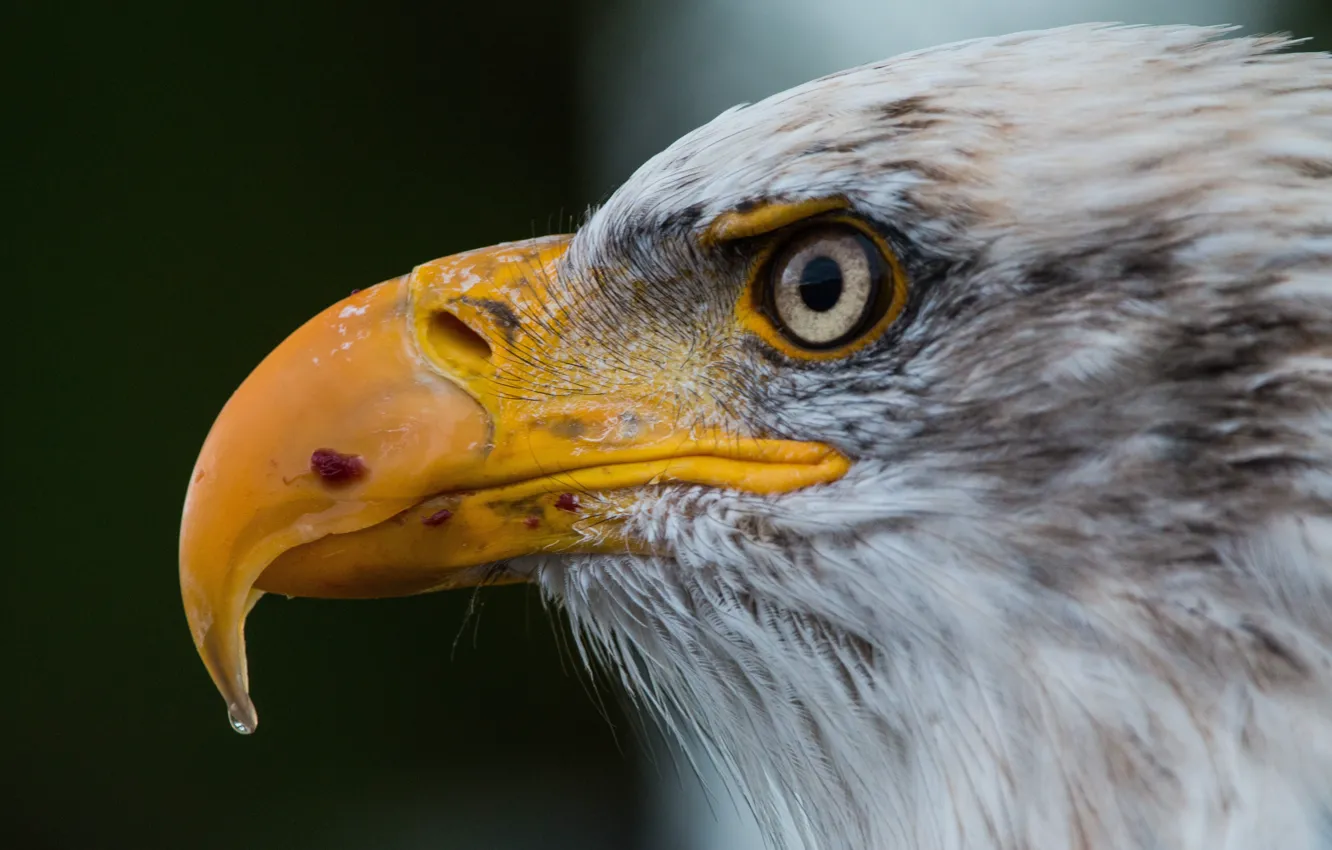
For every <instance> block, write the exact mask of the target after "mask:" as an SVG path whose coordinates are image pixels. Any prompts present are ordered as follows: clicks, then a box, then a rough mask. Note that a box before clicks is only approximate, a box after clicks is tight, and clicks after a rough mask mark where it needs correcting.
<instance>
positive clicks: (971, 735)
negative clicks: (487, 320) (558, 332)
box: [529, 27, 1332, 850]
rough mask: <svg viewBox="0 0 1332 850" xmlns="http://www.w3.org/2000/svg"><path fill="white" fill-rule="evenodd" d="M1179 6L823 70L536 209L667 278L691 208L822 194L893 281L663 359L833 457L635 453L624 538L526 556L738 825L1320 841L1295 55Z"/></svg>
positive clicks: (1315, 268)
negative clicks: (798, 347) (826, 480)
mask: <svg viewBox="0 0 1332 850" xmlns="http://www.w3.org/2000/svg"><path fill="white" fill-rule="evenodd" d="M1217 35H1218V31H1216V30H1205V29H1195V28H1183V27H1176V28H1110V27H1077V28H1069V29H1063V30H1055V31H1049V32H1043V33H1027V34H1020V35H1014V36H1009V37H1005V38H997V39H985V40H980V41H973V42H967V43H963V44H959V45H952V46H948V47H944V48H939V49H935V50H929V51H924V52H920V53H915V54H910V55H907V56H903V57H901V58H898V59H894V60H890V61H887V62H883V63H878V64H875V65H871V66H866V67H862V68H858V69H855V70H852V71H847V72H845V73H843V74H839V75H834V76H832V77H828V78H825V79H822V80H818V81H815V82H812V83H809V84H807V85H804V86H801V87H799V88H796V89H793V90H791V91H789V92H786V93H783V94H780V95H777V96H775V97H772V98H770V99H768V100H766V101H763V102H761V103H758V104H754V105H751V106H746V107H743V108H737V109H734V110H730V111H728V112H726V113H724V114H722V115H721V116H719V117H718V118H717V119H716V120H714V121H713V122H711V123H710V124H708V125H706V126H704V127H702V128H700V129H698V130H697V131H695V132H693V133H691V134H689V135H688V136H686V137H684V138H683V139H681V140H680V141H679V142H677V143H676V144H674V145H672V146H671V147H670V148H668V149H667V150H666V151H664V152H662V153H661V154H660V155H658V156H657V157H654V158H653V159H652V160H651V161H649V162H648V163H647V164H645V165H644V166H643V167H642V168H641V169H640V170H639V171H638V172H637V173H636V174H635V175H634V176H633V177H632V178H631V179H630V180H629V181H628V183H626V184H625V185H624V186H623V187H622V188H621V189H620V190H619V191H618V192H617V193H616V194H615V195H614V196H613V197H612V198H611V199H610V200H609V201H608V202H607V203H606V204H605V206H604V207H602V208H601V209H600V210H598V211H597V212H596V213H595V214H594V215H592V217H591V218H590V219H589V221H588V222H587V224H586V225H585V226H584V227H583V229H582V230H581V231H580V233H579V234H578V236H577V238H576V240H575V243H574V247H573V249H572V250H571V252H570V255H569V259H568V265H567V269H566V272H567V273H568V275H569V277H570V278H571V279H575V278H577V277H578V276H579V275H580V274H585V275H593V274H594V273H596V270H597V269H621V270H623V269H629V270H631V271H632V272H633V273H634V274H633V276H634V277H635V278H636V279H639V280H648V281H651V282H653V283H654V284H655V285H656V287H657V292H658V295H659V297H660V298H662V299H670V298H672V297H679V298H686V297H687V298H700V299H703V300H706V298H707V294H706V292H705V291H702V290H699V289H698V287H699V286H700V284H699V283H698V281H699V280H708V279H714V280H715V279H717V278H718V277H719V275H718V274H716V273H712V272H710V267H707V266H706V264H705V263H704V261H703V260H702V259H700V257H699V256H698V254H697V252H691V251H690V250H688V249H687V248H686V247H685V246H686V245H687V244H688V241H689V239H690V238H692V237H693V236H696V235H697V233H698V231H699V230H700V229H701V228H703V227H705V226H706V225H707V223H708V222H709V221H710V220H711V219H712V218H713V217H715V216H716V215H718V214H721V213H723V212H725V211H727V210H730V209H733V208H735V207H737V206H738V205H742V204H745V203H749V202H753V201H755V200H764V199H782V200H797V199H802V198H817V197H827V196H830V195H838V196H842V197H845V198H847V199H849V200H850V201H851V203H852V205H853V207H854V209H855V211H856V213H857V214H859V215H861V216H863V217H865V218H866V219H868V220H870V221H873V222H876V223H878V224H880V225H882V226H883V227H884V228H886V229H887V230H888V231H889V232H890V233H891V235H892V239H893V242H894V245H895V247H898V248H900V249H901V250H902V252H903V254H904V255H905V256H906V257H907V258H908V266H909V271H910V273H911V275H912V277H913V283H914V285H917V286H919V287H920V288H921V289H922V291H924V292H925V294H924V295H922V296H921V299H920V301H919V303H918V304H917V306H916V308H915V309H914V310H913V311H912V312H911V313H910V315H909V316H907V317H906V318H904V320H903V321H902V322H900V323H899V325H900V327H898V328H896V329H895V330H894V331H892V332H891V333H890V334H889V337H888V338H887V339H886V340H885V342H884V344H882V345H879V346H875V347H872V348H871V349H868V350H866V351H864V352H862V353H860V354H856V355H853V356H852V357H849V358H847V359H846V360H843V361H839V362H836V363H832V364H820V365H818V366H808V365H802V364H793V363H784V362H781V361H780V359H774V358H771V357H767V358H765V357H764V356H762V355H761V354H760V353H758V352H757V351H756V350H755V347H753V346H750V347H745V346H729V347H721V346H718V347H715V348H713V349H707V351H708V352H711V353H708V354H706V355H704V356H708V357H713V358H714V359H715V363H714V364H713V365H714V366H715V367H716V369H717V370H718V371H717V374H718V375H724V376H743V377H742V378H736V380H735V385H734V386H732V388H731V390H730V392H731V395H730V396H729V397H728V398H727V399H726V403H725V404H723V405H721V408H722V409H724V410H725V412H726V416H727V422H728V424H729V425H730V426H731V427H734V428H736V429H737V430H743V431H746V432H750V433H772V434H783V435H795V436H800V437H805V438H810V439H818V440H822V441H825V442H828V443H831V444H833V445H836V446H838V447H839V448H841V449H842V450H843V451H844V452H846V453H847V454H848V456H850V457H852V458H853V459H854V461H855V464H854V466H853V468H852V471H851V472H850V474H848V475H847V477H846V478H845V479H843V480H841V481H838V482H836V483H835V484H831V485H826V486H823V487H818V488H812V489H809V490H806V491H801V492H796V493H792V494H787V495H784V496H779V497H758V496H750V495H744V494H739V493H733V492H720V491H714V490H707V489H703V488H681V487H663V488H661V489H660V490H659V491H658V492H656V493H654V494H653V495H652V497H651V498H644V499H642V500H640V501H638V502H637V503H635V504H633V505H631V506H628V507H627V508H625V509H624V511H625V516H626V517H627V518H628V519H629V521H630V522H631V523H632V524H633V526H634V528H635V529H636V530H637V531H638V532H639V533H641V534H642V536H643V537H645V538H646V539H647V540H649V541H650V542H652V543H653V544H654V545H656V546H657V547H659V549H660V550H661V551H662V552H663V555H662V556H661V557H656V558H639V557H627V556H626V557H603V556H597V557H580V558H576V559H547V560H540V561H533V562H531V563H530V564H529V566H530V567H531V568H532V569H535V570H536V571H538V572H539V574H540V579H541V581H542V583H543V587H544V588H545V590H546V591H547V592H548V594H549V595H550V596H551V597H552V598H553V599H555V600H556V601H557V602H558V603H559V604H561V605H562V606H563V607H564V608H566V609H567V611H568V612H569V615H570V616H571V618H572V619H573V621H574V623H575V625H576V627H577V628H578V629H580V630H581V632H582V634H584V635H585V636H586V637H587V638H589V639H590V640H589V641H588V642H587V643H586V644H585V650H586V651H587V652H588V653H589V654H594V655H596V656H597V657H598V658H600V659H601V660H602V661H604V662H606V663H608V664H609V665H611V666H612V667H613V668H614V669H617V670H618V671H620V675H621V677H622V679H623V681H624V684H625V685H626V687H627V688H628V689H629V690H630V692H631V693H633V694H634V695H635V696H636V697H637V698H638V699H639V700H640V701H641V702H642V703H643V704H644V705H646V706H647V707H648V708H650V709H651V710H652V711H654V712H657V713H658V714H659V715H660V716H661V717H662V718H664V720H665V722H666V724H667V725H668V726H669V727H670V728H671V729H673V730H674V731H676V732H677V733H678V734H680V735H681V736H683V737H692V736H697V737H699V738H700V739H701V740H702V741H704V742H705V744H706V746H707V748H708V749H709V751H710V752H711V754H712V755H713V756H714V757H715V758H716V759H717V760H718V762H719V763H720V764H721V765H722V766H723V767H724V769H726V770H727V771H729V773H731V774H732V775H733V776H734V777H735V779H736V780H737V782H738V783H739V786H740V787H741V788H743V789H744V792H745V794H746V796H747V799H748V800H749V802H750V803H751V804H752V805H753V806H754V808H755V810H756V813H757V815H758V816H759V820H760V823H761V824H762V825H763V827H764V829H765V831H766V833H767V834H768V835H769V837H770V838H771V840H772V841H773V843H774V844H776V845H779V846H796V845H799V844H801V843H804V844H806V845H807V846H809V847H812V848H826V850H832V849H833V848H870V847H873V848H913V850H916V849H918V848H930V850H934V849H935V848H938V850H943V848H958V850H961V848H969V850H975V848H1006V849H1007V850H1018V848H1032V850H1044V848H1052V847H1060V848H1063V847H1083V848H1094V850H1109V848H1114V850H1123V849H1124V848H1166V847H1169V848H1179V850H1203V849H1204V848H1207V850H1213V848H1232V849H1233V850H1250V848H1259V847H1273V848H1275V847H1281V848H1299V850H1315V848H1327V847H1329V846H1332V401H1330V399H1332V58H1329V57H1328V56H1326V55H1323V54H1290V53H1279V52H1276V51H1278V50H1279V49H1281V48H1283V47H1284V46H1286V43H1285V42H1283V41H1282V40H1280V39H1232V40H1217ZM709 273H712V278H709ZM613 278H614V276H613V275H612V276H611V279H610V280H607V279H606V275H605V273H601V277H600V278H599V279H598V281H599V283H598V285H599V286H600V287H601V289H599V290H598V292H599V293H600V294H601V295H602V296H604V295H605V294H606V292H607V291H609V290H608V287H609V288H612V289H613V287H614V283H615V281H614V279H613ZM684 280H687V281H689V282H688V283H687V284H686V283H680V282H679V281H684ZM718 286H719V287H720V288H721V289H722V290H723V291H729V290H727V289H726V287H727V286H730V284H729V283H727V284H725V285H721V284H718ZM673 287H678V288H679V289H678V290H677V289H674V288H673ZM700 293H701V294H700ZM663 303H667V301H663ZM626 321H635V319H634V318H633V317H628V318H626ZM644 321H646V320H644ZM700 321H704V320H702V319H700ZM605 335H608V336H612V335H613V334H612V332H611V329H606V334H605ZM718 383H722V380H721V379H718ZM721 415H722V414H721V413H718V412H717V411H712V412H705V413H701V414H700V416H721Z"/></svg>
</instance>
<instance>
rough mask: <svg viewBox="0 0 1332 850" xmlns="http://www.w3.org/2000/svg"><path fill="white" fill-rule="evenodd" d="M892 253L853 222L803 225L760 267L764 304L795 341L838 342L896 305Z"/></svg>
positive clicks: (876, 323)
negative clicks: (764, 265) (802, 228)
mask: <svg viewBox="0 0 1332 850" xmlns="http://www.w3.org/2000/svg"><path fill="white" fill-rule="evenodd" d="M889 256H890V255H889V254H888V252H887V249H886V248H885V247H883V246H881V245H880V244H879V242H878V241H877V240H875V239H872V238H871V237H870V236H869V235H867V234H866V233H864V232H863V231H862V230H861V229H860V228H858V227H855V226H853V225H851V224H843V223H838V224H824V225H820V226H815V227H811V228H808V229H805V230H802V231H800V232H798V233H796V234H795V235H794V236H793V237H791V238H790V239H789V240H788V241H786V242H785V243H784V244H782V245H781V246H779V247H778V248H777V250H776V252H775V253H773V254H772V260H771V262H769V263H767V264H766V271H764V272H760V278H759V280H758V281H757V283H759V284H760V285H761V286H762V287H763V292H762V294H761V304H762V307H763V312H764V313H766V314H767V316H768V317H769V318H770V320H771V322H772V323H773V325H775V326H776V329H777V330H778V331H780V333H781V335H782V336H783V337H785V338H786V339H787V340H789V342H791V343H793V344H794V345H795V346H797V347H799V348H800V349H803V350H805V351H810V352H829V351H835V350H837V349H841V348H843V347H845V346H847V345H849V344H852V343H854V342H856V341H858V340H860V339H862V338H864V337H866V336H867V335H868V334H869V333H870V332H871V331H873V330H876V329H881V328H882V327H883V326H885V324H886V323H885V322H884V321H883V319H884V318H885V316H887V315H888V314H889V313H890V312H891V313H895V312H897V311H900V308H901V304H900V302H901V301H902V300H903V298H901V297H899V296H901V295H903V294H904V293H903V290H904V287H902V286H900V285H899V279H900V275H898V274H897V273H896V272H897V270H896V265H895V263H893V262H892V261H891V260H890V259H889ZM894 308H896V310H894Z"/></svg>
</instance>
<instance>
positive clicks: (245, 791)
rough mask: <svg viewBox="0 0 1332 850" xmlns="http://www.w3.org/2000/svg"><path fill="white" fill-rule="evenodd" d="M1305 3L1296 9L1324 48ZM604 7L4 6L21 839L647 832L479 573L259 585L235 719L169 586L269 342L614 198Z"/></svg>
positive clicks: (612, 713)
mask: <svg viewBox="0 0 1332 850" xmlns="http://www.w3.org/2000/svg"><path fill="white" fill-rule="evenodd" d="M1323 5H1324V4H1323V3H1321V2H1310V3H1308V4H1306V5H1305V6H1303V7H1300V6H1298V5H1297V4H1290V5H1289V6H1288V7H1287V9H1288V13H1289V14H1288V23H1287V25H1288V26H1290V27H1291V28H1292V29H1296V30H1297V31H1299V32H1302V33H1306V34H1315V35H1318V34H1323V35H1324V36H1325V35H1326V34H1327V33H1328V32H1329V29H1328V17H1329V15H1328V11H1327V10H1326V9H1325V8H1323ZM1327 5H1332V4H1327ZM591 12H592V10H591V9H590V8H588V7H587V5H586V4H582V5H580V4H572V5H571V4H553V3H547V2H537V0H506V2H503V3H499V2H492V3H475V2H471V3H464V4H450V3H445V2H438V3H421V4H412V3H392V2H386V3H377V4H345V3H328V2H307V3H293V2H285V3H270V4H253V5H245V4H237V3H230V4H201V3H193V4H190V3H181V4H171V3H165V2H152V3H133V4H127V5H122V4H110V3H106V4H101V5H100V7H99V6H98V5H95V4H89V5H79V6H75V5H70V4H55V3H47V4H35V3H34V4H25V5H19V6H17V7H11V8H10V9H9V11H7V12H5V15H6V18H5V21H4V22H3V27H0V28H2V29H3V32H4V37H5V40H6V42H7V44H6V46H5V49H4V54H5V59H6V64H7V65H8V66H9V70H8V71H7V73H6V74H5V80H6V83H7V88H8V89H9V97H7V103H8V104H9V108H7V109H6V121H5V135H6V136H7V137H8V140H9V141H10V142H11V143H15V142H17V150H16V151H14V152H12V153H11V154H10V155H9V156H7V157H6V161H5V163H4V175H5V187H6V191H5V197H6V200H7V201H8V203H7V204H6V206H7V207H8V212H9V214H10V215H9V216H7V217H12V224H11V226H9V227H7V228H5V231H6V232H5V244H4V253H5V267H6V268H7V269H12V270H13V271H7V272H6V274H5V279H4V288H3V296H2V297H3V301H0V304H3V316H4V320H5V332H4V334H3V337H4V341H5V345H6V352H5V354H6V364H7V372H6V375H7V379H6V392H5V396H6V400H5V414H4V417H3V421H4V426H5V435H4V436H5V439H4V444H3V445H4V454H3V458H4V459H3V465H2V466H0V469H3V470H4V472H5V482H6V484H7V487H6V489H7V491H8V494H7V496H6V499H5V501H6V504H7V506H8V507H7V509H6V511H5V514H6V519H7V523H8V526H7V528H6V534H5V537H4V538H3V539H4V541H5V542H4V546H3V552H4V560H3V577H4V578H3V580H4V594H3V606H4V607H3V615H4V618H3V625H4V629H5V638H6V639H5V641H4V647H3V648H4V651H5V655H6V657H5V658H4V659H3V660H4V661H5V664H4V668H3V669H4V675H5V690H6V694H5V697H4V699H3V701H2V702H0V706H3V709H0V710H2V711H3V714H0V720H3V721H4V722H3V727H2V728H0V736H2V737H0V741H2V743H0V747H2V749H0V757H2V759H3V760H2V761H0V768H2V770H0V775H3V781H4V787H3V789H0V843H3V844H4V846H7V847H25V848H26V847H33V848H37V847H51V848H76V847H77V848H89V847H117V846H126V845H128V844H131V843H132V844H133V845H135V846H139V847H202V848H209V847H219V848H220V847H246V848H265V847H275V848H276V847H284V848H307V847H308V848H338V847H348V848H363V847H403V848H407V847H432V848H448V847H467V848H477V847H501V846H507V847H560V846H571V847H573V846H576V847H580V848H586V850H595V848H599V847H606V848H624V847H630V846H635V845H638V844H639V842H640V839H641V837H640V836H639V833H640V832H641V830H642V828H643V824H644V823H645V822H646V819H645V814H644V812H643V805H644V804H643V801H642V798H643V790H644V787H645V786H644V783H645V777H646V776H648V775H649V774H650V767H649V766H647V765H645V764H643V763H642V762H643V759H642V757H640V756H639V755H638V753H639V752H640V750H641V746H640V743H639V736H638V735H637V734H636V733H635V731H634V730H633V729H632V727H631V724H630V722H629V720H628V719H627V718H626V717H625V715H624V714H623V712H622V711H621V705H620V699H619V697H618V696H616V695H615V692H614V691H613V689H605V688H603V689H602V690H601V694H602V698H601V699H600V700H599V699H597V698H595V697H594V696H593V695H591V694H589V691H588V683H587V682H586V681H585V679H586V677H584V676H581V675H579V674H577V673H576V667H577V665H575V664H573V663H571V662H570V661H569V659H568V653H567V651H565V652H564V653H563V659H562V653H561V650H560V648H559V640H558V639H557V630H559V629H562V628H563V627H562V626H552V624H551V618H549V617H548V616H547V614H546V613H545V611H544V609H543V608H542V606H541V604H540V601H539V600H538V599H537V598H536V595H535V594H534V593H533V592H531V591H529V590H526V589H522V588H509V589H504V590H496V591H491V592H489V593H488V594H487V595H486V597H485V603H484V607H483V609H482V610H481V614H480V616H479V618H478V619H477V620H475V621H473V623H471V624H470V625H469V626H468V627H467V631H466V634H465V635H464V636H463V639H462V640H459V641H458V642H457V649H456V652H455V651H454V650H453V644H454V640H455V637H456V636H458V634H459V629H460V626H461V624H462V623H463V619H464V616H463V615H464V610H465V608H466V606H467V605H468V603H469V599H470V598H469V596H468V594H461V593H460V594H442V595H436V596H428V597H422V598H416V599H405V600H392V601H385V602H380V603H375V604H366V603H329V602H319V603H316V602H308V601H301V600H296V601H283V600H280V599H279V600H268V601H266V602H265V603H264V604H262V605H260V606H259V608H258V609H257V610H256V612H255V614H254V615H253V616H252V617H251V618H250V628H249V636H250V646H251V650H252V652H251V675H252V681H253V682H254V686H255V695H256V699H257V701H258V705H259V708H260V711H261V714H262V716H263V726H262V729H261V731H260V732H259V734H257V735H256V736H254V737H253V738H251V739H249V740H242V739H241V738H239V737H237V736H236V735H235V734H234V733H232V732H231V731H230V729H229V728H228V727H227V724H226V721H225V714H224V711H223V707H222V702H221V700H220V699H219V697H218V696H217V694H216V693H215V692H214V690H213V687H212V685H211V684H210V682H209V680H208V677H207V675H206V674H205V672H204V669H203V667H202V665H201V664H200V663H199V662H198V659H197V658H196V656H195V652H194V648H193V646H192V645H191V643H190V639H189V633H188V631H187V629H186V625H185V620H184V617H183V615H182V613H181V609H180V602H179V596H178V590H177V585H176V531H177V523H178V518H179V509H180V501H181V497H182V495H183V492H184V487H185V483H186V481H187V478H188V475H189V472H190V468H191V465H192V463H193V460H194V456H195V452H196V451H197V449H198V447H199V444H200V443H201V441H202V440H203V437H204V434H205V433H206V431H207V428H208V426H209V424H210V423H211V421H212V418H213V416H214V415H215V414H216V412H217V410H218V409H219V408H220V406H221V404H222V403H223V402H224V401H225V399H226V397H227V395H228V394H229V393H230V391H231V390H232V389H233V388H234V386H235V385H236V384H237V383H238V382H239V381H240V380H241V379H242V378H243V377H244V376H245V374H246V373H247V372H248V371H249V369H250V368H251V367H252V366H253V365H254V364H255V363H257V362H258V361H259V359H260V358H261V357H262V356H263V355H264V354H265V353H266V352H267V351H268V350H269V349H271V348H272V347H273V346H274V345H276V344H277V343H278V342H279V341H280V340H281V339H282V338H283V337H284V336H285V335H286V334H287V332H288V331H290V330H291V329H293V328H295V327H296V326H297V325H298V324H299V323H300V322H302V321H303V320H304V319H306V318H307V317H308V316H309V315H311V314H312V313H313V312H315V311H316V310H317V309H319V308H321V307H323V306H324V305H326V304H328V303H331V302H333V301H335V300H337V299H339V298H341V297H343V296H344V295H346V294H347V293H348V292H349V291H350V290H351V289H353V288H357V287H362V286H365V285H367V284H369V283H373V282H375V281H378V280H382V279H385V278H388V277H391V276H394V275H397V274H399V273H402V272H405V271H407V270H409V269H410V268H411V267H412V266H413V265H415V264H416V263H418V262H421V261H423V260H426V259H429V258H433V257H437V256H442V255H445V254H449V253H452V252H454V251H457V250H461V249H465V248H469V247H474V246H477V245H484V244H489V243H492V242H496V241H500V240H502V239H509V238H521V237H525V236H529V235H533V234H540V233H546V232H551V231H552V230H555V229H557V228H558V227H559V223H560V221H561V220H564V221H565V222H566V223H567V219H568V216H569V215H571V214H576V213H578V212H579V211H581V210H582V209H583V208H584V207H585V205H586V204H587V203H588V202H590V201H592V200H595V198H596V196H598V195H601V194H603V193H604V191H605V189H607V188H609V187H602V186H597V187H589V186H588V185H586V181H585V180H584V179H583V178H582V176H581V175H580V173H579V170H578V166H577V161H578V156H577V154H578V151H579V144H580V142H579V128H578V127H577V126H576V125H575V121H576V119H577V116H578V115H579V104H578V103H577V102H576V97H577V95H576V91H577V89H576V87H575V85H574V78H575V77H574V75H575V71H576V68H577V62H578V56H579V51H580V49H582V41H581V36H582V33H583V32H584V31H585V27H584V21H585V18H586V16H587V15H589V14H591ZM1318 44H1319V45H1320V46H1322V47H1327V46H1329V40H1328V39H1327V38H1326V37H1324V38H1323V39H1322V41H1321V42H1319V43H1318ZM682 129H683V128H682ZM663 141H667V140H663ZM474 631H475V633H476V636H475V639H474V633H473V632H474ZM562 660H563V663H562ZM603 706H604V709H605V711H604V713H603ZM608 720H609V722H608Z"/></svg>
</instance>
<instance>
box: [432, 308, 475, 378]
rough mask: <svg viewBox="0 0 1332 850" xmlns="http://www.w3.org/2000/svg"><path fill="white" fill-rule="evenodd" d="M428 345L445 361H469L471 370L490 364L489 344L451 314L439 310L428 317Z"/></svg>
mask: <svg viewBox="0 0 1332 850" xmlns="http://www.w3.org/2000/svg"><path fill="white" fill-rule="evenodd" d="M429 338H430V345H431V347H432V348H433V349H434V351H435V354H436V355H437V356H439V357H441V358H442V359H444V360H446V361H455V362H456V361H459V360H461V361H464V362H467V361H470V363H469V365H471V366H472V367H473V368H475V367H477V366H480V365H482V364H485V363H489V362H490V343H488V342H486V340H485V337H483V336H481V334H479V333H477V332H476V331H474V330H472V329H471V328H469V327H468V326H467V324H466V323H465V322H464V321H463V320H462V319H460V318H458V317H457V316H455V315H453V314H452V313H450V312H448V311H446V310H441V311H439V312H438V313H436V314H435V315H433V316H431V317H430V331H429Z"/></svg>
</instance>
